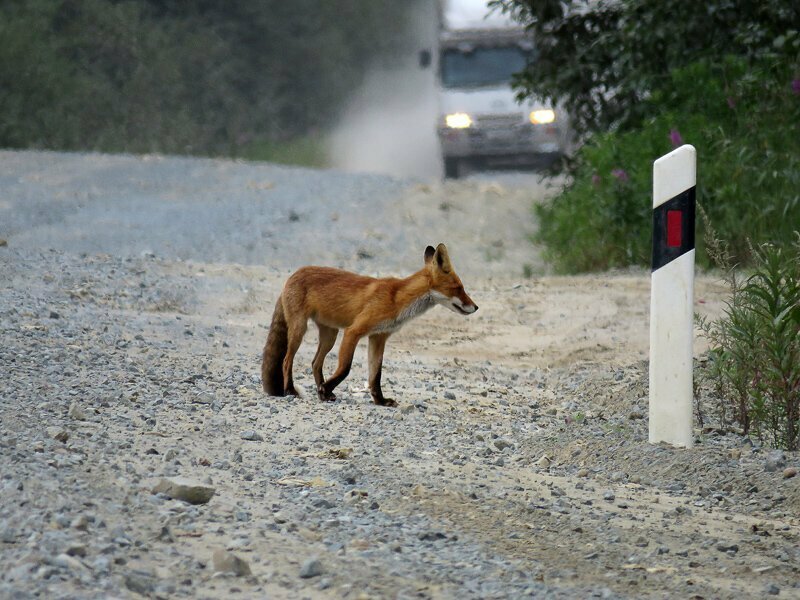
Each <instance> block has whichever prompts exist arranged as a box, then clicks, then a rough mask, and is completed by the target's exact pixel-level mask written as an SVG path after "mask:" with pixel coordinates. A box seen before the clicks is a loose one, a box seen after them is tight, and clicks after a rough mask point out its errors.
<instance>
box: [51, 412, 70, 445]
mask: <svg viewBox="0 0 800 600" xmlns="http://www.w3.org/2000/svg"><path fill="white" fill-rule="evenodd" d="M62 414H63V413H62ZM46 431H47V435H48V437H51V438H53V439H54V440H56V441H59V442H61V443H63V444H66V443H67V440H68V439H69V432H68V431H67V430H66V429H64V428H63V427H58V426H53V427H48V428H47V430H46Z"/></svg>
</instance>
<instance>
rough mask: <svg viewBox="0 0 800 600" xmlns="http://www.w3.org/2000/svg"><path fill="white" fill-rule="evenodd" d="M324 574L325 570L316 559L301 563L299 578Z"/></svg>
mask: <svg viewBox="0 0 800 600" xmlns="http://www.w3.org/2000/svg"><path fill="white" fill-rule="evenodd" d="M324 572H325V569H324V568H323V566H322V561H320V560H319V559H318V558H309V559H308V560H307V561H306V562H304V563H303V566H302V567H300V577H301V578H303V579H310V578H312V577H318V576H319V575H322V574H323V573H324Z"/></svg>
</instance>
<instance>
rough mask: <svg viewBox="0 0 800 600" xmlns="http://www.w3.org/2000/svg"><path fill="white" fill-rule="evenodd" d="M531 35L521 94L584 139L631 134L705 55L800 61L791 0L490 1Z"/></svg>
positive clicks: (798, 13) (799, 18)
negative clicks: (561, 113) (547, 105)
mask: <svg viewBox="0 0 800 600" xmlns="http://www.w3.org/2000/svg"><path fill="white" fill-rule="evenodd" d="M489 5H490V6H491V7H493V8H494V9H496V10H501V11H503V12H506V13H509V14H511V15H513V16H514V17H515V18H516V19H517V20H519V21H520V22H521V23H523V24H524V25H525V26H526V27H527V29H528V30H529V31H530V33H531V35H532V36H533V38H534V40H535V43H536V47H537V50H538V52H537V55H536V59H535V60H534V61H533V62H531V63H530V65H529V66H528V68H527V69H526V70H525V71H524V72H523V73H521V74H519V76H518V77H517V78H516V81H515V85H516V86H517V89H518V91H519V95H520V97H523V98H524V97H529V96H534V95H535V96H541V97H544V98H547V99H549V100H551V101H553V102H559V103H561V104H563V105H564V106H565V108H566V109H567V110H568V111H569V113H570V115H571V117H572V119H573V124H574V127H575V129H576V131H577V132H578V133H579V134H586V133H591V132H598V131H606V130H608V129H609V128H620V129H631V128H633V127H635V126H637V125H638V124H640V123H641V122H642V120H643V119H644V118H645V117H647V116H651V115H652V111H653V109H654V107H653V105H651V104H648V103H645V102H643V100H646V99H648V98H649V97H650V96H651V95H652V93H653V92H654V91H656V90H658V89H660V88H661V87H662V86H664V85H667V84H668V83H669V78H670V72H671V71H672V70H674V69H677V68H681V67H684V66H686V65H689V64H691V63H693V62H695V61H697V60H699V59H702V58H710V57H721V56H722V55H731V54H732V55H737V56H742V57H746V58H748V59H756V58H764V57H767V56H783V57H794V59H795V60H796V58H797V55H798V52H800V3H797V2H787V1H786V0H711V1H709V2H686V1H685V0H618V1H614V0H606V1H603V0H491V1H490V2H489Z"/></svg>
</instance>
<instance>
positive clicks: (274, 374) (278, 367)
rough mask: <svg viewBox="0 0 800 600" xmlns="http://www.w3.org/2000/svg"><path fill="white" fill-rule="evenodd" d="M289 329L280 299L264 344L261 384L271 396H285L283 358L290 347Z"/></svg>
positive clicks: (276, 304) (279, 298)
mask: <svg viewBox="0 0 800 600" xmlns="http://www.w3.org/2000/svg"><path fill="white" fill-rule="evenodd" d="M287 332H288V327H287V325H286V315H284V313H283V301H282V298H281V297H278V301H277V302H276V303H275V312H273V313H272V324H271V325H270V327H269V334H267V343H266V344H264V355H263V358H262V361H261V383H262V385H263V386H264V391H265V392H266V393H267V394H269V395H270V396H283V394H284V389H283V358H284V357H285V356H286V348H287V346H288V339H289V338H288V333H287Z"/></svg>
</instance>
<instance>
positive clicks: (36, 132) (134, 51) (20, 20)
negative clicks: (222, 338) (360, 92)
mask: <svg viewBox="0 0 800 600" xmlns="http://www.w3.org/2000/svg"><path fill="white" fill-rule="evenodd" d="M422 4H423V0H413V2H392V1H391V0H340V1H338V2H323V1H322V0H296V1H294V2H286V1H285V0H263V1H261V2H253V1H252V0H226V2H175V1H173V0H169V1H167V0H5V1H4V2H0V148H37V149H50V150H96V151H103V152H136V153H140V152H163V153H179V154H201V155H227V156H232V155H233V156H237V155H241V154H243V153H246V152H248V151H249V150H250V146H253V145H258V144H254V142H258V143H261V141H262V140H268V141H269V142H275V145H277V146H282V145H285V140H291V139H300V140H302V139H304V138H307V137H309V136H313V135H314V134H315V133H316V132H324V131H325V130H326V128H329V127H330V126H331V124H332V123H334V122H335V121H336V120H337V118H338V117H339V116H340V114H341V113H342V111H343V110H344V108H345V105H346V103H347V101H348V100H349V98H350V95H351V94H352V92H353V90H354V89H357V88H358V86H359V85H360V84H361V83H362V81H363V78H364V76H365V74H366V72H367V70H368V69H369V68H371V67H373V66H374V65H375V63H376V61H381V60H383V61H391V60H396V57H397V56H406V55H408V53H409V52H410V51H411V48H416V44H417V42H416V41H415V40H414V39H413V36H411V35H409V33H408V31H409V27H411V23H412V21H411V18H412V16H413V14H414V13H413V11H414V10H415V9H417V8H419V6H421V5H422Z"/></svg>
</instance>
